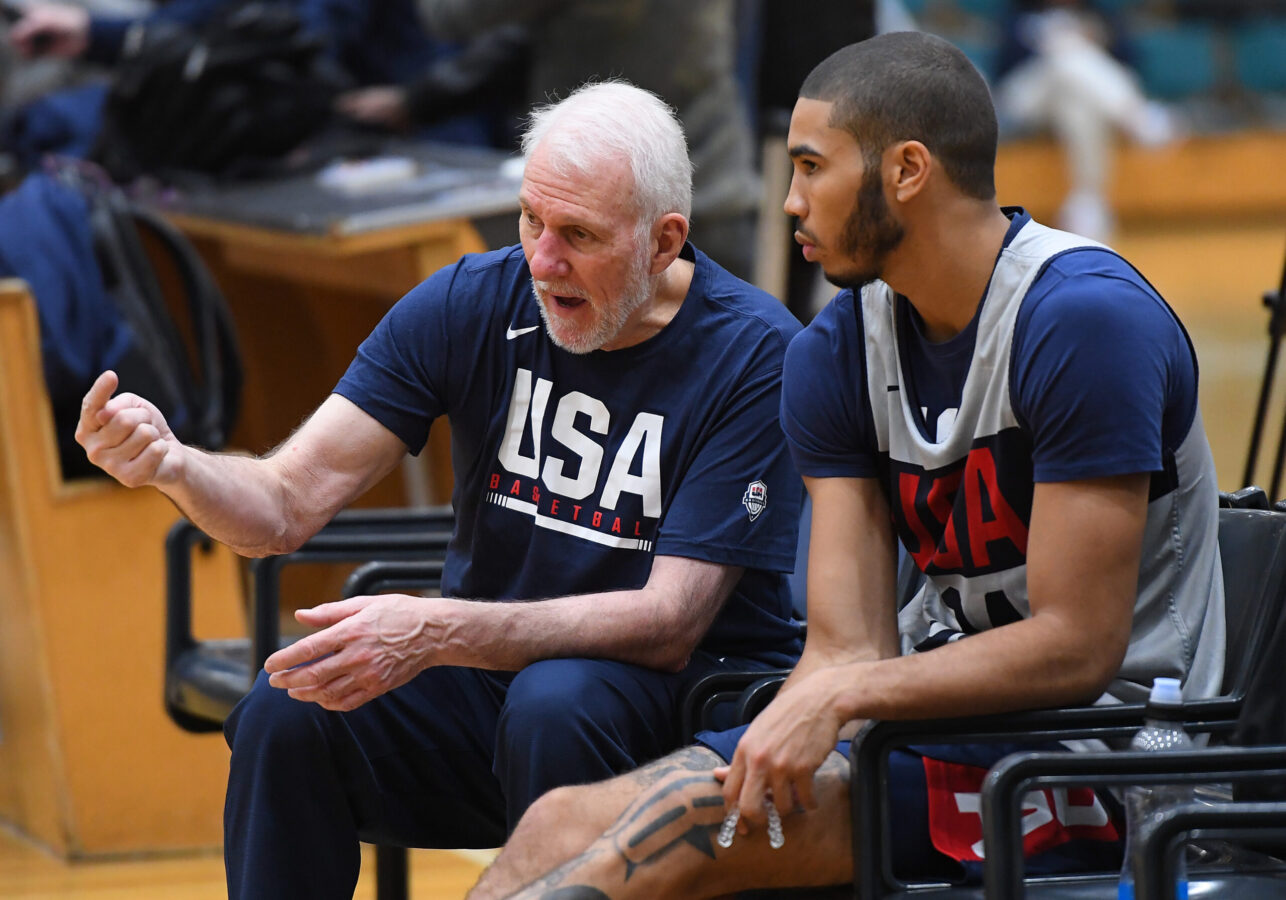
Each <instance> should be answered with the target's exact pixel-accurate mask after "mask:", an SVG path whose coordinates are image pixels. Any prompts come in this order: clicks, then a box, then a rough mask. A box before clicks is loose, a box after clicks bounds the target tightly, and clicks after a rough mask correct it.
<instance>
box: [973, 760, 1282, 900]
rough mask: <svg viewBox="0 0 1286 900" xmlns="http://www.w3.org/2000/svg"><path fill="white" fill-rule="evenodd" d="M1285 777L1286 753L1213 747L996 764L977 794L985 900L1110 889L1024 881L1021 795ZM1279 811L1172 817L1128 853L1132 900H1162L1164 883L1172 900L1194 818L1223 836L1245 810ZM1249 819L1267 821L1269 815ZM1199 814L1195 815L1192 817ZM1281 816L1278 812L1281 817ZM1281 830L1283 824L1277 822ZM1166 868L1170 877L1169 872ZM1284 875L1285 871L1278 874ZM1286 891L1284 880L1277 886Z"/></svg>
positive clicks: (1241, 807)
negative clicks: (1038, 891) (1035, 891)
mask: <svg viewBox="0 0 1286 900" xmlns="http://www.w3.org/2000/svg"><path fill="white" fill-rule="evenodd" d="M1283 778H1286V747H1281V746H1276V747H1213V748H1207V749H1199V750H1191V751H1182V752H1171V753H1142V752H1138V751H1120V752H1112V751H1109V752H1098V753H1056V752H1054V753H1050V752H1032V753H1015V754H1011V755H1010V756H1007V757H1005V758H1004V759H1002V760H1001V761H1000V762H998V763H996V765H994V766H993V767H992V768H991V771H990V772H988V773H987V777H986V779H985V781H984V782H983V789H982V822H983V842H984V844H985V845H986V848H987V856H986V859H985V861H984V873H985V874H984V884H985V897H986V898H987V900H1022V898H1023V897H1025V896H1026V887H1027V885H1028V884H1039V883H1054V884H1073V883H1077V882H1081V883H1086V882H1089V883H1094V882H1097V883H1099V884H1105V885H1112V884H1114V883H1115V879H1114V876H1113V875H1109V876H1107V877H1106V878H1105V877H1104V876H1102V875H1089V876H1081V875H1066V876H1057V877H1049V878H1033V879H1028V880H1026V881H1025V880H1024V877H1023V850H1022V810H1021V808H1020V806H1021V802H1022V798H1023V796H1024V795H1025V794H1026V793H1027V792H1028V791H1030V790H1032V789H1033V788H1038V787H1068V786H1075V785H1093V786H1094V787H1126V786H1129V785H1157V784H1192V785H1196V784H1206V783H1210V782H1220V783H1226V782H1240V781H1246V780H1255V781H1264V780H1273V779H1276V780H1281V779H1283ZM1283 806H1286V805H1284V804H1231V803H1230V804H1215V805H1213V806H1205V805H1201V806H1198V805H1196V804H1189V805H1187V806H1185V807H1181V808H1180V810H1177V811H1172V814H1173V815H1175V816H1176V820H1175V821H1174V822H1171V823H1170V824H1168V825H1167V826H1166V828H1167V829H1168V831H1167V832H1165V833H1162V834H1160V835H1158V834H1155V833H1146V832H1145V834H1146V838H1145V840H1144V841H1143V842H1141V844H1140V845H1139V846H1136V847H1134V849H1133V859H1132V860H1131V866H1132V868H1133V870H1134V873H1135V888H1136V891H1137V893H1136V897H1137V898H1139V900H1144V898H1148V897H1150V898H1157V900H1159V898H1160V897H1162V896H1163V894H1164V890H1165V888H1164V885H1165V882H1166V880H1167V878H1168V880H1169V885H1170V893H1169V894H1168V897H1169V898H1173V897H1174V892H1173V888H1174V879H1175V871H1174V865H1173V860H1174V857H1175V853H1176V852H1177V848H1178V844H1179V843H1181V840H1180V837H1179V835H1180V833H1181V832H1183V831H1186V830H1189V828H1190V826H1188V825H1185V824H1184V823H1185V822H1190V821H1193V819H1194V818H1204V819H1206V820H1207V821H1214V820H1223V825H1224V826H1225V827H1224V829H1223V830H1224V831H1225V832H1227V833H1231V831H1232V830H1234V829H1232V828H1229V827H1227V826H1230V825H1235V826H1237V828H1238V829H1240V828H1241V827H1242V826H1244V825H1246V824H1247V823H1248V820H1245V819H1242V820H1236V819H1231V817H1232V816H1233V815H1235V814H1236V813H1237V812H1239V811H1242V812H1246V811H1248V810H1247V809H1246V808H1247V807H1283ZM1249 812H1253V813H1254V814H1255V815H1257V816H1260V817H1262V818H1267V819H1270V820H1271V819H1272V818H1273V814H1272V813H1271V812H1267V811H1262V812H1254V811H1249ZM1196 813H1200V814H1201V815H1200V816H1196V815H1195V814H1196ZM1277 814H1278V815H1280V810H1278V813H1277ZM1277 821H1278V822H1279V824H1280V821H1281V820H1280V819H1278V820H1277ZM1167 869H1168V871H1167ZM1282 874H1283V875H1284V876H1286V869H1284V870H1283V871H1282ZM1281 889H1282V890H1283V891H1286V880H1283V881H1282V882H1281Z"/></svg>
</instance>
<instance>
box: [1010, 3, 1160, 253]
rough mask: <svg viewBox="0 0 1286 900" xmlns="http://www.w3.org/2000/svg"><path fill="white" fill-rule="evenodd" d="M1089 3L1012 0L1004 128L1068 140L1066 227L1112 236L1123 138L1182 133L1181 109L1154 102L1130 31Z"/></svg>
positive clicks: (1061, 218)
mask: <svg viewBox="0 0 1286 900" xmlns="http://www.w3.org/2000/svg"><path fill="white" fill-rule="evenodd" d="M1114 24H1115V20H1112V19H1109V18H1108V17H1106V16H1104V15H1103V14H1102V13H1101V12H1100V11H1098V10H1097V9H1095V8H1094V7H1093V6H1091V5H1090V4H1089V3H1087V2H1085V0H1012V4H1011V11H1010V13H1009V15H1008V16H1007V17H1006V19H1005V21H1004V23H1003V33H1002V36H1001V43H1000V48H999V51H998V58H997V62H996V73H995V79H994V91H995V97H996V108H997V113H998V115H999V117H1000V121H1001V130H1002V133H1007V132H1008V133H1012V132H1027V131H1032V130H1036V129H1048V130H1049V131H1051V132H1052V133H1053V134H1054V136H1055V137H1057V138H1058V140H1059V141H1060V143H1061V144H1062V146H1063V151H1064V155H1065V157H1066V160H1067V170H1068V182H1069V190H1068V193H1067V196H1066V198H1065V199H1064V201H1063V205H1062V209H1061V210H1060V212H1059V215H1058V221H1057V224H1058V226H1059V227H1060V228H1064V229H1066V230H1068V231H1072V232H1075V233H1076V234H1080V235H1084V236H1085V237H1089V238H1093V239H1095V240H1108V239H1109V238H1110V237H1111V235H1112V231H1113V228H1114V221H1113V215H1112V209H1111V205H1110V203H1109V202H1108V197H1107V188H1108V184H1109V180H1110V176H1111V164H1112V156H1113V152H1114V151H1113V141H1114V140H1115V138H1116V136H1117V135H1118V134H1122V135H1125V136H1126V137H1128V138H1130V139H1131V140H1134V141H1136V142H1138V143H1139V144H1142V145H1144V146H1162V145H1165V144H1167V143H1169V142H1170V141H1172V140H1174V139H1175V138H1176V137H1177V136H1178V133H1179V130H1180V129H1179V127H1178V125H1177V122H1176V120H1175V117H1174V116H1173V115H1172V113H1171V112H1170V111H1169V110H1167V109H1166V107H1164V106H1162V105H1161V104H1159V103H1157V102H1154V101H1151V100H1149V99H1148V98H1147V97H1146V96H1144V93H1143V91H1142V89H1141V88H1140V86H1139V80H1138V78H1137V77H1136V76H1135V74H1134V72H1133V71H1132V70H1131V68H1130V67H1129V65H1128V64H1127V60H1128V59H1129V52H1130V51H1129V43H1128V36H1127V35H1125V34H1123V33H1122V32H1121V31H1120V29H1119V28H1115V27H1113V26H1114Z"/></svg>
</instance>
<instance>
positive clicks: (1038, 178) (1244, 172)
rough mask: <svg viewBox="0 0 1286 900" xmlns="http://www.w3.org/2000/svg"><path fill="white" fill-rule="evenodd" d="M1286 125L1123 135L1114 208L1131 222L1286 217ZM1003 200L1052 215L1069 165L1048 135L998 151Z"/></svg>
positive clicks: (1112, 188) (1114, 176)
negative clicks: (1133, 140)
mask: <svg viewBox="0 0 1286 900" xmlns="http://www.w3.org/2000/svg"><path fill="white" fill-rule="evenodd" d="M1283 160H1286V132H1272V131H1262V132H1241V133H1236V134H1228V135H1200V136H1193V137H1190V138H1188V139H1186V140H1182V141H1179V142H1176V143H1174V144H1172V145H1169V146H1166V147H1163V148H1146V147H1139V146H1137V145H1134V144H1130V143H1128V142H1121V143H1120V144H1118V146H1117V148H1116V152H1115V154H1114V155H1113V158H1112V170H1111V177H1110V180H1109V195H1110V201H1111V205H1112V209H1113V210H1114V211H1115V212H1116V214H1117V215H1118V216H1119V217H1120V218H1121V220H1122V221H1123V222H1124V223H1125V224H1126V225H1127V226H1131V227H1133V226H1139V225H1146V224H1147V223H1154V222H1157V221H1159V220H1160V221H1167V222H1170V223H1176V224H1177V223H1181V222H1187V223H1189V224H1191V223H1192V222H1194V221H1196V220H1199V219H1206V220H1223V221H1225V222H1226V221H1232V220H1236V219H1245V218H1246V217H1254V218H1260V219H1271V220H1273V221H1275V222H1277V223H1278V224H1281V223H1282V222H1283V221H1286V217H1284V214H1286V165H1283ZM996 192H997V195H998V197H999V199H1000V202H1001V203H1006V204H1008V203H1018V204H1022V205H1023V206H1025V207H1027V209H1028V211H1029V212H1031V214H1032V215H1033V216H1035V217H1036V218H1037V219H1039V220H1043V221H1045V222H1051V223H1052V222H1053V221H1054V217H1055V214H1056V213H1057V211H1058V207H1059V205H1060V204H1061V203H1062V200H1063V195H1064V194H1065V193H1066V192H1067V167H1066V164H1065V162H1064V158H1063V154H1062V150H1061V149H1060V147H1059V145H1058V144H1057V143H1056V142H1054V141H1052V140H1048V139H1033V140H1024V141H1011V142H1006V143H1005V144H1003V145H1001V148H1000V152H999V154H998V155H997V158H996Z"/></svg>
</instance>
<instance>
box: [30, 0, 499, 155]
mask: <svg viewBox="0 0 1286 900" xmlns="http://www.w3.org/2000/svg"><path fill="white" fill-rule="evenodd" d="M282 2H283V3H284V5H287V6H289V7H291V8H293V9H294V10H295V12H296V13H297V14H298V15H299V17H300V19H301V20H302V21H303V24H304V26H305V27H306V28H307V29H308V30H309V31H310V32H311V33H312V34H314V35H316V36H318V37H320V38H321V39H322V40H323V41H324V42H325V45H326V47H327V51H328V53H329V54H330V55H331V57H332V58H333V59H334V61H335V62H337V63H338V64H339V65H340V66H341V67H342V68H343V69H344V71H345V72H347V73H348V75H349V76H350V77H351V78H352V79H353V81H354V82H355V83H357V84H386V83H391V82H401V81H406V80H410V79H411V78H413V77H414V76H416V75H418V74H420V73H422V72H424V71H426V70H427V69H429V68H431V67H432V66H433V65H435V64H437V63H438V62H440V61H441V60H443V59H446V58H448V57H450V56H452V55H454V54H456V53H458V52H459V51H460V48H459V46H458V45H455V44H453V43H450V42H445V41H440V40H436V39H434V38H433V37H431V36H430V35H429V34H428V33H426V32H425V30H424V28H423V27H422V25H421V24H420V19H419V16H418V15H417V12H416V8H415V5H414V3H415V0H378V2H367V0H282ZM240 5H242V4H241V3H239V2H236V0H170V2H168V3H164V4H163V5H160V6H158V7H157V8H156V9H155V11H154V12H151V13H148V14H147V15H144V16H138V15H110V14H102V13H97V12H92V11H91V10H90V9H88V8H86V7H84V6H78V5H74V4H71V3H44V2H38V3H34V4H32V5H31V6H29V7H27V8H26V9H25V11H24V13H23V15H22V16H21V18H19V19H18V20H17V21H16V22H14V24H13V26H12V27H11V29H10V31H9V41H10V43H11V44H12V45H13V46H14V47H15V48H16V49H17V50H18V52H19V53H20V54H21V55H23V56H25V57H28V58H34V57H38V56H51V57H56V58H62V59H88V60H92V61H95V62H99V63H103V64H111V63H113V62H115V61H116V60H117V59H119V57H120V56H121V53H122V50H123V48H124V46H125V44H126V41H127V40H130V38H129V35H130V33H131V30H132V29H133V28H134V27H136V26H138V25H146V24H149V23H152V22H175V23H179V24H184V25H191V26H199V25H201V24H203V23H205V22H207V21H210V20H212V19H214V18H216V17H218V16H221V15H225V14H227V13H228V12H229V11H230V10H232V9H235V8H237V7H239V6H240ZM493 131H494V129H493V126H492V123H491V122H490V121H488V120H487V118H486V117H485V116H484V115H477V114H469V115H461V116H457V117H455V118H454V119H450V120H447V121H444V122H441V123H440V124H439V125H438V127H437V128H436V131H435V134H434V137H436V138H438V139H441V140H450V141H455V142H459V143H490V142H491V140H492V134H493Z"/></svg>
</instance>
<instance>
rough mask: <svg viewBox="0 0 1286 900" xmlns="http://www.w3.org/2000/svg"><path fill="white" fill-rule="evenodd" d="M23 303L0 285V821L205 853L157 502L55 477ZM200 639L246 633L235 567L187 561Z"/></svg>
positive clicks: (199, 755)
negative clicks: (170, 680) (167, 698)
mask: <svg viewBox="0 0 1286 900" xmlns="http://www.w3.org/2000/svg"><path fill="white" fill-rule="evenodd" d="M39 348H40V342H39V333H38V327H37V318H36V310H35V305H34V303H33V302H32V298H31V296H30V294H29V293H28V290H27V286H26V285H25V284H24V283H23V282H21V281H16V280H0V820H4V821H7V822H8V823H10V824H11V825H13V826H16V827H17V828H18V829H19V830H21V831H22V832H24V833H25V834H27V835H28V836H30V837H32V838H33V839H35V840H37V841H39V842H40V843H42V844H44V845H46V846H48V847H49V848H50V849H52V850H53V851H55V852H56V853H58V854H60V855H62V856H65V857H73V858H74V857H89V856H97V855H114V854H122V853H131V854H132V853H140V852H141V853H146V852H152V851H167V852H168V851H174V850H181V849H189V848H196V847H203V848H204V847H212V846H216V845H217V844H218V843H219V841H220V839H221V810H222V804H223V792H224V785H225V782H226V777H227V749H226V747H225V746H224V745H223V742H222V741H217V740H213V741H212V740H209V739H202V738H200V737H196V736H192V735H189V734H186V733H184V732H182V731H180V730H179V729H177V728H175V727H174V725H173V724H172V723H171V722H170V721H169V720H168V719H167V718H166V714H165V709H164V706H163V704H162V676H163V673H162V658H163V654H162V643H163V628H164V599H163V598H164V593H165V592H164V574H165V573H164V558H163V543H164V539H165V534H166V531H167V530H168V529H169V527H170V525H171V524H172V523H173V522H174V520H175V518H176V515H177V514H176V512H175V509H174V507H173V506H172V505H171V504H170V502H169V500H167V499H166V498H165V497H164V496H162V495H161V494H160V493H159V492H157V491H154V490H151V489H142V490H130V489H127V488H124V487H121V486H120V485H118V484H116V483H115V482H112V481H110V480H108V479H105V478H104V479H87V480H80V481H71V482H64V481H63V479H62V476H61V474H60V467H59V462H58V457H57V451H56V447H55V441H54V433H53V419H52V414H51V411H50V407H49V402H48V399H47V395H46V393H45V388H44V380H43V373H42V369H41V364H40V349H39ZM197 565H198V567H199V569H200V573H199V578H198V579H197V581H198V584H199V585H200V590H201V591H203V592H208V599H207V600H206V601H205V602H202V603H201V604H200V606H199V608H200V610H201V617H200V619H199V620H198V622H197V623H196V630H197V632H198V633H200V634H204V635H217V634H244V633H245V621H244V614H243V612H242V610H243V608H244V606H243V603H242V601H241V597H242V590H241V583H240V568H239V565H238V562H237V560H236V558H235V557H234V556H233V555H232V554H231V553H230V552H229V551H226V550H223V549H217V550H215V551H214V552H212V553H210V554H208V555H205V556H203V557H202V558H200V559H199V560H198V561H197Z"/></svg>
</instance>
